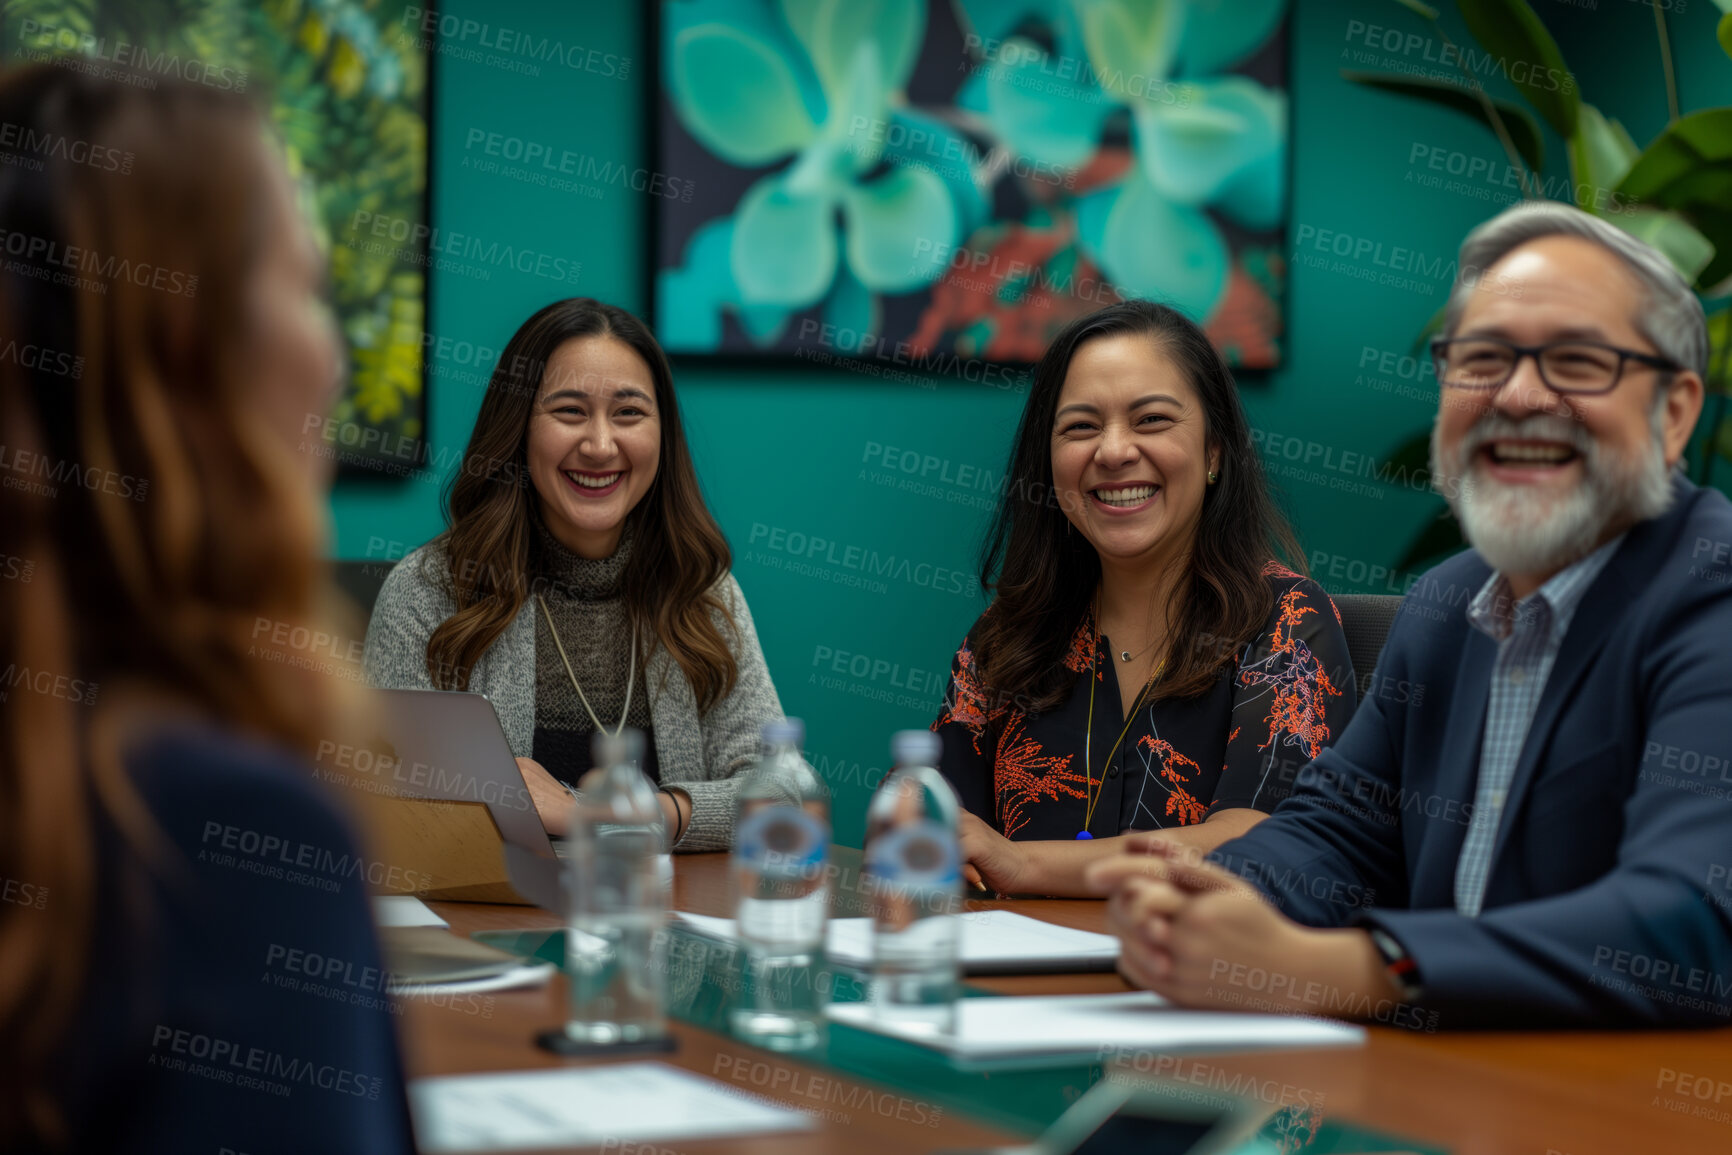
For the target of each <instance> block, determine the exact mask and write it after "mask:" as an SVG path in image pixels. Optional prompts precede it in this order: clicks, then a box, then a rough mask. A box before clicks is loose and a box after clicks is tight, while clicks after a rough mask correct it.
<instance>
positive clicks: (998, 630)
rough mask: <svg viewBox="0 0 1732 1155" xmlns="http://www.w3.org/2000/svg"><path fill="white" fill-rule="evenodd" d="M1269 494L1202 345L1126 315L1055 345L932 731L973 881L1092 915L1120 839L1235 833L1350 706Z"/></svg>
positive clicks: (1180, 320) (1098, 317)
mask: <svg viewBox="0 0 1732 1155" xmlns="http://www.w3.org/2000/svg"><path fill="white" fill-rule="evenodd" d="M1281 555H1285V556H1286V557H1287V558H1289V559H1291V560H1293V561H1296V562H1297V563H1298V564H1300V565H1303V559H1302V555H1301V553H1300V551H1299V548H1298V545H1297V543H1296V542H1295V541H1294V538H1293V534H1292V531H1291V530H1290V529H1289V528H1288V527H1287V524H1286V522H1285V520H1284V519H1283V518H1282V516H1281V514H1280V513H1279V511H1278V510H1277V509H1276V508H1275V505H1274V503H1273V502H1272V501H1271V500H1270V498H1269V495H1268V493H1267V491H1266V489H1265V488H1264V483H1263V474H1262V469H1261V467H1260V465H1259V463H1258V460H1257V455H1256V451H1255V450H1254V449H1253V448H1252V446H1251V439H1250V433H1249V429H1248V427H1247V425H1246V422H1245V414H1244V411H1243V409H1241V408H1240V405H1239V398H1238V393H1237V392H1236V390H1235V388H1234V385H1233V379H1232V376H1231V375H1230V374H1229V373H1228V371H1227V368H1226V365H1225V364H1224V363H1223V362H1222V360H1221V358H1220V355H1219V354H1218V353H1217V352H1216V351H1215V349H1214V347H1213V346H1212V345H1211V344H1210V343H1209V340H1208V338H1207V337H1205V336H1204V335H1203V332H1202V330H1200V329H1198V328H1197V326H1196V325H1194V324H1192V323H1191V322H1190V321H1189V320H1187V319H1186V318H1185V317H1184V316H1183V315H1181V314H1179V313H1177V312H1175V311H1174V310H1172V309H1169V308H1167V307H1165V306H1163V305H1157V304H1152V303H1149V302H1144V301H1130V302H1125V303H1122V304H1118V305H1113V306H1110V307H1109V308H1106V309H1103V310H1101V311H1100V312H1097V313H1094V314H1092V315H1090V316H1088V317H1084V318H1081V319H1080V320H1078V321H1075V322H1073V323H1072V324H1071V325H1070V326H1068V327H1067V328H1066V329H1065V330H1064V331H1063V332H1062V333H1060V334H1059V335H1058V337H1057V338H1055V339H1054V340H1053V343H1052V345H1051V346H1050V347H1049V348H1048V349H1047V351H1046V355H1045V356H1044V357H1043V358H1042V359H1041V362H1040V364H1039V365H1038V366H1036V368H1035V372H1034V385H1033V389H1032V392H1031V393H1030V395H1029V399H1028V406H1027V408H1026V409H1025V410H1024V412H1023V417H1022V424H1021V427H1020V428H1019V430H1018V433H1017V442H1016V446H1015V449H1014V451H1013V453H1012V457H1011V462H1010V467H1009V470H1008V471H1007V477H1006V484H1005V490H1004V495H1003V497H1002V498H1001V499H1000V502H999V507H998V512H997V515H996V518H995V521H994V525H993V529H992V533H991V535H990V537H989V538H988V542H987V547H986V549H985V551H984V555H983V558H982V565H981V571H982V584H983V585H985V586H986V587H987V588H988V589H989V590H992V591H994V593H995V595H996V596H995V598H994V601H993V604H992V605H991V607H989V608H988V609H987V611H986V612H985V613H984V614H982V615H981V616H980V619H979V620H978V621H976V622H975V624H974V628H973V629H971V630H970V631H969V633H968V637H967V638H966V639H964V640H963V643H962V646H961V648H960V649H959V650H958V651H957V654H956V661H955V663H954V665H953V667H952V670H951V683H950V690H949V694H948V696H947V698H946V703H945V707H944V710H943V711H942V712H941V713H940V714H939V716H938V720H937V721H936V722H935V723H933V728H934V729H935V730H937V731H938V733H939V734H940V735H941V736H942V738H943V741H944V755H943V761H942V766H943V770H944V773H945V775H946V777H948V778H949V779H950V782H951V784H952V785H953V786H955V787H956V790H957V794H958V796H959V797H960V798H961V800H962V804H963V806H964V807H965V808H966V810H967V811H968V813H966V814H964V815H963V819H962V822H963V825H962V849H963V854H964V855H965V857H966V860H967V862H968V864H969V869H970V874H971V876H972V880H973V881H975V882H978V883H979V884H981V885H983V886H985V887H987V888H989V889H993V890H997V891H999V892H1001V893H1007V894H1029V893H1033V894H1057V895H1064V894H1078V895H1080V894H1085V893H1087V891H1086V890H1085V888H1084V887H1083V885H1082V873H1083V869H1084V868H1085V867H1086V866H1087V865H1088V864H1089V863H1090V862H1092V861H1094V860H1095V859H1097V858H1100V857H1103V856H1105V855H1106V854H1110V853H1112V852H1113V851H1114V850H1115V849H1117V847H1118V845H1119V843H1120V841H1121V839H1120V838H1119V836H1120V835H1122V834H1124V833H1127V832H1129V831H1132V830H1156V829H1159V830H1164V831H1167V832H1168V837H1170V838H1171V839H1172V840H1174V841H1175V842H1182V843H1186V844H1189V845H1190V846H1193V847H1195V848H1197V849H1199V850H1201V851H1203V852H1205V853H1207V852H1208V851H1211V850H1213V849H1214V848H1215V847H1216V846H1219V845H1220V844H1221V843H1223V842H1225V841H1227V840H1228V839H1229V838H1233V837H1236V836H1237V835H1239V834H1242V833H1244V832H1245V831H1246V830H1249V829H1250V828H1251V827H1252V826H1253V825H1254V824H1256V823H1257V822H1258V821H1260V820H1261V819H1262V818H1263V816H1264V815H1265V814H1266V813H1268V812H1269V811H1270V810H1272V809H1274V807H1275V805H1276V803H1278V802H1280V801H1281V799H1282V798H1284V797H1286V796H1287V794H1288V792H1289V791H1290V790H1291V789H1292V787H1293V784H1294V781H1295V778H1296V777H1297V775H1298V772H1299V769H1300V768H1301V767H1302V766H1304V765H1305V764H1306V763H1307V762H1309V761H1310V760H1311V758H1312V757H1313V756H1315V755H1316V754H1317V752H1318V751H1319V750H1321V749H1322V748H1323V746H1324V745H1325V744H1326V743H1328V742H1329V741H1330V740H1331V739H1332V738H1333V737H1334V736H1335V735H1337V734H1339V733H1340V732H1341V728H1342V727H1343V726H1344V725H1345V724H1346V722H1347V719H1348V716H1349V715H1350V714H1351V713H1352V711H1353V707H1354V705H1355V692H1354V678H1353V668H1352V663H1351V661H1350V659H1349V658H1348V655H1347V642H1346V639H1345V638H1344V637H1343V636H1342V633H1341V622H1340V618H1339V617H1338V615H1337V614H1336V612H1335V606H1334V605H1333V603H1331V602H1330V600H1329V598H1328V595H1326V594H1325V593H1324V592H1323V590H1322V589H1321V588H1319V587H1318V585H1317V584H1316V583H1315V582H1313V581H1311V580H1310V579H1309V578H1306V577H1303V576H1301V575H1300V574H1298V573H1295V572H1293V571H1292V570H1290V569H1288V568H1286V566H1284V565H1282V564H1281V563H1280V562H1278V561H1276V560H1275V559H1276V558H1277V557H1278V556H1281Z"/></svg>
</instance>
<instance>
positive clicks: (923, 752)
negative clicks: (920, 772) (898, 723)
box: [890, 730, 943, 766]
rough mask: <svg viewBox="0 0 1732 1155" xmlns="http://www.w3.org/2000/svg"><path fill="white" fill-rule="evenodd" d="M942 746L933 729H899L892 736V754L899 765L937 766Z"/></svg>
mask: <svg viewBox="0 0 1732 1155" xmlns="http://www.w3.org/2000/svg"><path fill="white" fill-rule="evenodd" d="M942 748H943V743H942V742H940V741H939V740H938V735H937V734H934V733H933V732H932V731H931V730H898V731H896V733H894V734H892V735H891V736H890V755H891V757H893V758H894V759H896V764H897V765H898V766H936V765H938V753H939V751H940V750H941V749H942Z"/></svg>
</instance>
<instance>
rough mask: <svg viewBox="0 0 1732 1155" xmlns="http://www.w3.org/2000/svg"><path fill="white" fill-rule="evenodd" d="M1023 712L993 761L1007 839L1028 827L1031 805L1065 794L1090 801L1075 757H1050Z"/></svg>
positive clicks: (1014, 716)
mask: <svg viewBox="0 0 1732 1155" xmlns="http://www.w3.org/2000/svg"><path fill="white" fill-rule="evenodd" d="M1026 723H1027V719H1026V718H1024V717H1023V713H1022V711H1021V710H1012V711H1011V712H1010V720H1009V721H1008V722H1006V723H1005V726H1004V731H1003V733H1001V734H1000V735H999V739H998V751H997V755H996V757H995V758H994V759H993V765H992V777H993V787H994V790H995V792H996V794H997V796H998V799H999V807H1000V810H999V815H998V821H999V824H1000V828H1001V829H1002V830H1003V832H1004V836H1005V837H1006V838H1011V837H1014V836H1015V834H1016V832H1017V831H1018V830H1020V829H1022V827H1023V826H1024V825H1025V824H1027V822H1028V815H1027V814H1025V813H1023V811H1024V809H1025V808H1026V807H1028V806H1031V805H1034V804H1036V803H1038V802H1040V801H1041V800H1042V799H1043V798H1054V799H1056V798H1057V797H1059V795H1061V794H1066V795H1069V796H1070V797H1072V798H1082V799H1085V800H1086V799H1087V798H1088V789H1087V787H1088V783H1087V780H1086V778H1085V777H1084V776H1083V775H1081V774H1078V773H1076V772H1075V771H1074V770H1072V769H1071V768H1070V764H1071V760H1072V755H1069V754H1048V753H1046V747H1044V746H1042V745H1041V744H1040V743H1039V742H1038V741H1036V740H1035V739H1034V738H1032V737H1030V736H1029V734H1028V732H1027V730H1026V729H1025V726H1026Z"/></svg>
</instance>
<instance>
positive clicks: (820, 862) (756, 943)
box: [731, 718, 830, 1051]
mask: <svg viewBox="0 0 1732 1155" xmlns="http://www.w3.org/2000/svg"><path fill="white" fill-rule="evenodd" d="M804 736H805V728H804V727H803V726H802V725H801V724H800V720H799V719H798V718H788V719H786V720H784V721H781V722H772V723H770V724H769V725H768V726H765V727H764V755H763V757H762V758H761V759H760V760H759V762H758V765H757V766H756V767H754V768H753V769H752V770H751V771H749V772H748V773H747V774H746V776H745V778H744V780H743V781H741V783H740V789H739V794H738V795H737V797H738V800H739V812H738V815H737V818H736V821H735V824H734V852H733V861H732V874H733V880H734V923H735V927H736V930H737V931H738V934H739V939H740V945H741V946H742V947H743V948H744V949H745V952H746V982H745V984H744V989H743V990H742V991H741V997H740V1005H739V1006H737V1007H736V1008H735V1009H734V1011H733V1014H732V1017H731V1022H732V1025H733V1028H734V1033H735V1034H737V1035H739V1036H741V1037H742V1038H745V1039H749V1040H750V1041H752V1042H755V1043H757V1044H758V1045H760V1046H765V1047H769V1048H771V1049H773V1050H782V1051H795V1050H804V1049H806V1048H808V1047H812V1046H815V1045H817V1043H818V1042H819V1040H820V1039H821V1038H822V1037H823V1033H824V998H823V992H822V991H821V989H820V986H819V981H818V969H819V968H818V963H819V959H820V957H821V955H820V952H821V950H822V949H823V945H824V928H825V925H826V923H827V922H828V920H829V914H830V876H829V873H828V871H827V870H826V869H825V867H826V864H827V860H828V858H829V852H830V791H829V790H828V788H826V787H825V785H824V782H823V780H822V779H821V778H819V777H818V775H817V774H816V773H814V772H813V770H812V768H811V767H810V766H808V765H806V760H805V759H804V758H802V757H801V756H800V744H801V741H802V740H803V738H804Z"/></svg>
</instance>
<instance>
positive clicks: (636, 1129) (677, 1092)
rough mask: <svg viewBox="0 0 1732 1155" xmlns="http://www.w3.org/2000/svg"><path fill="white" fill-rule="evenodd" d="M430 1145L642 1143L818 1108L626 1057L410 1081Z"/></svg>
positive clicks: (793, 1126)
mask: <svg viewBox="0 0 1732 1155" xmlns="http://www.w3.org/2000/svg"><path fill="white" fill-rule="evenodd" d="M409 1106H410V1108H411V1110H412V1111H413V1112H414V1115H415V1144H416V1146H417V1147H418V1148H419V1149H420V1150H421V1151H422V1152H423V1153H424V1155H431V1153H433V1152H465V1151H512V1150H524V1149H526V1148H536V1147H601V1146H607V1147H612V1148H614V1149H616V1150H617V1149H620V1148H628V1147H629V1146H631V1145H635V1144H639V1143H646V1142H648V1143H662V1142H668V1141H671V1140H680V1139H714V1138H721V1137H724V1136H729V1135H755V1134H767V1133H771V1132H782V1131H800V1130H806V1129H808V1128H810V1127H812V1126H813V1125H814V1124H813V1119H812V1117H811V1116H810V1115H807V1114H804V1113H803V1112H800V1111H790V1110H788V1109H787V1108H785V1107H778V1106H775V1105H773V1104H770V1103H766V1102H764V1101H763V1100H761V1099H757V1098H754V1097H750V1096H748V1095H746V1094H744V1093H743V1092H740V1091H736V1090H733V1089H731V1088H729V1087H727V1086H725V1085H724V1084H722V1083H718V1082H716V1081H715V1080H714V1079H706V1078H704V1077H703V1076H702V1075H694V1074H692V1073H690V1072H688V1071H682V1070H680V1069H679V1068H677V1067H670V1066H668V1065H667V1064H666V1063H621V1064H618V1065H614V1066H607V1067H577V1068H568V1069H561V1070H546V1071H516V1072H511V1073H508V1074H500V1075H445V1076H440V1077H438V1078H430V1079H416V1080H414V1081H413V1082H412V1083H410V1084H409Z"/></svg>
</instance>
